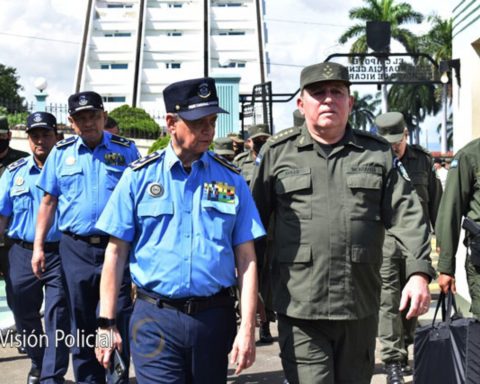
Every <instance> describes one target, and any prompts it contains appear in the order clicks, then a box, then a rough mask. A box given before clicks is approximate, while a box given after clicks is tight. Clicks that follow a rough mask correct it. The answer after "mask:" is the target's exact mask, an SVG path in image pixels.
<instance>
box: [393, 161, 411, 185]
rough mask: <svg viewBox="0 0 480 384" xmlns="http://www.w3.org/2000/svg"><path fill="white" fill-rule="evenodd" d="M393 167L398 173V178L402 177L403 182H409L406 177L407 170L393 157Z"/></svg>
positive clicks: (408, 178)
mask: <svg viewBox="0 0 480 384" xmlns="http://www.w3.org/2000/svg"><path fill="white" fill-rule="evenodd" d="M393 167H394V168H396V169H398V171H399V172H400V176H402V177H403V178H404V179H405V180H407V181H411V180H410V177H409V176H408V173H407V170H406V169H405V167H404V166H403V164H402V162H401V161H400V159H399V158H398V157H395V158H394V159H393Z"/></svg>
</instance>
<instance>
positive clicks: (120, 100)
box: [103, 96, 127, 103]
mask: <svg viewBox="0 0 480 384" xmlns="http://www.w3.org/2000/svg"><path fill="white" fill-rule="evenodd" d="M125 100H127V98H126V97H125V96H103V101H104V102H105V103H125Z"/></svg>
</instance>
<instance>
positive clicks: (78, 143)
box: [74, 132, 112, 152]
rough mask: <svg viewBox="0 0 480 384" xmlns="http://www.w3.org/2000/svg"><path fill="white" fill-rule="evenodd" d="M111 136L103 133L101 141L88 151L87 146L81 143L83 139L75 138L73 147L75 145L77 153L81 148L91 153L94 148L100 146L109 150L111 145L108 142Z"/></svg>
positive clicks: (108, 133)
mask: <svg viewBox="0 0 480 384" xmlns="http://www.w3.org/2000/svg"><path fill="white" fill-rule="evenodd" d="M111 136H112V134H111V133H110V132H103V135H102V141H101V142H100V143H99V144H98V145H97V146H96V147H95V148H93V149H90V148H89V147H88V145H87V144H85V143H84V142H83V139H82V138H81V137H80V136H77V141H76V142H75V144H74V145H75V148H76V149H77V151H79V150H80V148H81V147H84V148H86V149H88V150H89V151H92V152H93V151H94V150H95V149H96V148H99V147H101V146H104V147H105V148H107V149H110V146H111V145H112V143H111V142H110V137H111Z"/></svg>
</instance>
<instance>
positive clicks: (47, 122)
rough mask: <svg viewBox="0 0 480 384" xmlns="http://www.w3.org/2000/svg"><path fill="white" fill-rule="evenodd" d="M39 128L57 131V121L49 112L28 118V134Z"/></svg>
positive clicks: (34, 113)
mask: <svg viewBox="0 0 480 384" xmlns="http://www.w3.org/2000/svg"><path fill="white" fill-rule="evenodd" d="M37 128H45V129H53V130H54V131H56V130H57V119H56V118H55V116H53V115H52V114H51V113H48V112H33V113H32V114H31V115H29V116H28V117H27V129H26V130H25V131H26V132H30V131H32V130H34V129H37Z"/></svg>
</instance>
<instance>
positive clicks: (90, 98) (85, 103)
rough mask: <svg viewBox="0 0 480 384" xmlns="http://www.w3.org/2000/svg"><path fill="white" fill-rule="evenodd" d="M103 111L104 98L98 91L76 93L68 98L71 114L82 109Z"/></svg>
mask: <svg viewBox="0 0 480 384" xmlns="http://www.w3.org/2000/svg"><path fill="white" fill-rule="evenodd" d="M92 110H93V111H103V100H102V96H100V95H99V94H98V93H96V92H92V91H86V92H79V93H74V94H73V95H71V96H70V97H69V98H68V113H69V114H70V116H72V115H74V114H75V113H77V112H81V111H92Z"/></svg>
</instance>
